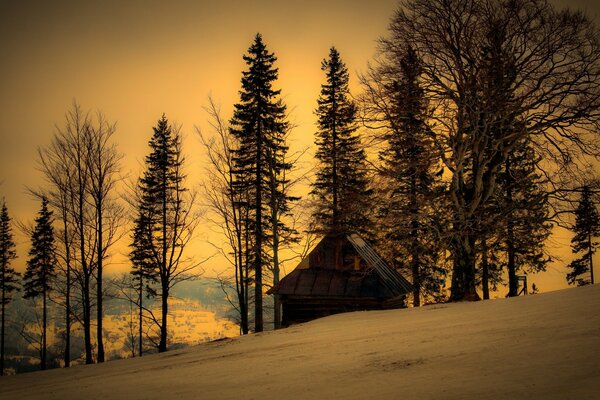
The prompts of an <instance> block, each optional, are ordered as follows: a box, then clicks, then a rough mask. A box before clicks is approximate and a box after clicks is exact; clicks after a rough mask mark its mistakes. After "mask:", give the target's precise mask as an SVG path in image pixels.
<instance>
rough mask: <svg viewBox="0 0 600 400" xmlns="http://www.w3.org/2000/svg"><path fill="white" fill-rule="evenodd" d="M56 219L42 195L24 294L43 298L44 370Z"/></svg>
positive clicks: (42, 337) (42, 356) (53, 266)
mask: <svg viewBox="0 0 600 400" xmlns="http://www.w3.org/2000/svg"><path fill="white" fill-rule="evenodd" d="M52 222H53V219H52V211H50V210H49V209H48V200H46V198H45V197H44V198H42V208H41V209H40V211H39V213H38V217H37V218H36V219H35V227H34V229H33V232H32V234H31V249H30V250H29V259H28V260H27V269H26V270H25V274H24V275H23V281H24V282H23V289H24V293H23V297H25V298H34V299H35V298H37V297H41V298H42V332H41V352H40V353H41V360H40V368H41V369H46V362H47V360H46V350H47V334H46V333H47V332H46V331H47V327H48V311H47V302H48V296H49V294H50V291H51V290H52V289H53V283H54V282H53V280H54V279H55V277H56V254H55V252H56V248H55V243H54V228H53V227H52Z"/></svg>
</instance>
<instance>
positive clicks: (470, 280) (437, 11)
mask: <svg viewBox="0 0 600 400" xmlns="http://www.w3.org/2000/svg"><path fill="white" fill-rule="evenodd" d="M495 29H500V33H502V34H501V35H498V36H499V37H500V38H501V39H502V40H501V41H500V42H501V43H502V46H501V48H500V49H497V50H498V52H497V53H498V56H499V57H498V59H497V60H496V61H497V62H495V63H494V64H493V65H494V66H495V68H494V69H490V72H491V73H490V74H489V75H488V78H489V79H485V75H483V76H482V74H481V72H482V70H483V69H485V66H486V63H487V64H488V65H489V62H487V59H486V57H484V56H483V55H484V54H485V52H484V51H483V50H484V48H485V47H486V46H489V40H488V37H489V34H490V31H492V30H495ZM502 31H503V32H502ZM565 38H568V40H565ZM402 43H411V45H412V46H413V47H414V48H415V51H416V52H417V54H418V55H419V57H420V58H421V60H422V65H423V75H422V77H423V86H424V88H426V95H427V97H428V99H429V100H430V103H429V104H430V106H431V107H432V109H433V110H434V112H433V113H432V119H433V120H434V121H432V122H434V123H433V124H432V126H433V130H434V133H435V134H436V138H437V139H438V141H439V144H440V146H441V148H442V150H443V151H442V152H441V154H442V155H443V158H442V159H443V161H444V164H445V166H446V167H447V169H448V171H449V174H450V177H449V180H450V184H449V190H448V195H449V196H448V198H449V199H450V207H451V210H452V224H451V238H450V239H451V240H450V242H451V246H450V250H451V252H452V256H453V262H454V266H453V274H452V287H451V299H452V300H455V301H458V300H463V299H478V298H479V296H478V294H477V291H476V268H475V260H476V253H475V248H476V246H475V245H476V241H477V235H478V231H479V230H480V229H482V227H481V226H479V222H478V221H479V217H480V212H481V210H482V208H484V207H485V206H486V204H487V203H489V202H490V201H491V199H492V197H493V195H494V193H496V187H497V179H498V175H499V173H500V171H501V169H502V166H504V164H505V162H506V159H507V156H508V154H509V153H510V151H511V150H512V149H513V148H515V147H516V146H518V144H519V143H520V140H521V139H524V138H531V140H532V142H535V143H536V145H537V146H538V148H539V149H540V151H541V152H542V154H543V155H544V157H545V161H548V163H554V162H555V160H557V161H558V162H559V165H558V166H557V167H563V166H565V165H567V164H568V162H569V160H573V159H574V158H576V157H577V155H578V154H587V155H594V156H600V151H599V149H598V147H597V146H596V142H597V140H596V138H595V136H594V135H596V134H597V126H598V125H597V124H598V122H599V121H600V112H599V111H598V110H599V109H600V85H599V83H598V82H600V46H599V45H598V34H597V30H596V28H595V27H594V25H593V23H592V22H591V21H590V20H588V19H587V18H586V17H585V16H584V15H582V14H581V13H573V12H570V11H557V10H555V9H554V8H553V7H552V6H551V5H550V4H549V3H548V2H546V1H543V0H542V1H539V0H516V1H509V2H496V1H493V0H467V1H464V0H407V1H405V2H404V3H403V4H402V5H401V7H400V8H399V9H398V11H397V12H396V15H395V16H394V18H393V20H392V23H391V25H390V35H389V36H388V37H387V38H385V39H383V40H382V49H383V51H384V52H386V53H387V54H389V55H390V57H394V56H397V55H398V52H399V50H400V49H401V46H400V44H402ZM498 61H500V62H498ZM482 77H483V78H482ZM490 83H493V84H490ZM515 122H519V128H518V129H515ZM554 165H556V164H554ZM567 169H568V167H567ZM558 170H559V171H560V170H561V169H560V168H558ZM562 170H565V169H564V168H563V169H562ZM557 183H558V182H557Z"/></svg>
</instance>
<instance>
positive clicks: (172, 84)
mask: <svg viewBox="0 0 600 400" xmlns="http://www.w3.org/2000/svg"><path fill="white" fill-rule="evenodd" d="M554 2H555V4H558V5H559V6H561V5H562V4H565V3H564V2H561V1H560V0H555V1H554ZM568 4H569V6H571V7H574V8H580V9H584V10H586V12H587V13H588V14H589V15H590V16H592V17H593V18H594V19H595V20H596V21H598V20H599V18H598V17H599V16H600V2H597V1H591V0H572V1H570V2H569V3H568ZM396 6H397V2H396V1H395V0H353V1H343V0H327V1H324V0H321V1H316V0H305V1H281V0H280V1H272V0H256V1H233V0H223V1H203V0H196V1H191V0H189V1H187V0H177V1H170V2H166V1H156V0H147V1H141V0H129V1H114V0H108V1H95V0H94V1H64V0H57V1H51V2H50V1H29V0H23V1H6V0H0V54H1V57H2V61H0V110H1V112H2V117H1V118H0V197H4V198H5V199H6V202H7V206H8V208H9V212H10V215H11V216H12V218H14V219H15V220H18V221H22V222H27V221H32V220H33V219H34V217H35V213H36V212H37V210H38V208H39V205H38V204H37V202H36V201H35V200H34V199H33V198H31V196H30V195H28V194H27V190H26V187H34V188H35V187H39V185H41V184H42V175H41V173H40V172H39V171H38V170H37V167H36V158H37V149H38V147H40V146H46V145H47V144H48V143H49V142H50V140H51V137H52V135H53V133H54V131H55V125H59V126H60V125H61V124H62V123H63V121H64V114H65V112H66V111H67V109H68V108H69V107H70V105H71V104H72V102H73V100H75V99H76V100H77V102H78V103H80V104H81V106H82V107H83V108H84V109H87V110H92V111H96V110H100V111H102V112H103V113H104V114H105V115H106V116H107V118H108V119H109V120H111V121H116V122H117V132H116V135H115V140H116V142H117V143H118V147H119V151H120V152H121V153H123V155H124V158H123V164H122V165H123V167H122V177H123V178H124V179H135V178H136V177H137V176H138V175H139V174H140V171H141V169H142V163H143V159H144V156H145V155H146V154H147V152H148V146H147V142H148V140H149V138H150V136H151V134H152V127H153V126H154V125H155V124H156V122H157V120H158V119H159V118H160V116H161V115H162V114H163V113H165V114H166V116H167V118H169V120H171V121H175V122H177V123H178V124H181V125H182V132H183V134H184V137H185V139H184V153H185V154H186V156H187V169H188V171H189V172H188V174H189V180H188V182H189V184H190V186H194V185H197V184H198V182H199V181H200V180H201V179H202V168H203V165H204V164H203V160H202V156H201V152H202V150H201V146H200V143H199V141H198V139H197V137H196V134H195V130H194V127H195V126H198V127H200V128H202V129H204V130H206V129H208V126H207V122H206V121H207V114H206V112H205V111H204V110H203V107H205V106H206V105H207V103H208V101H207V99H208V96H209V95H210V96H212V97H213V98H214V100H215V101H216V102H217V103H218V104H220V105H221V106H222V110H223V114H224V115H225V117H227V118H229V116H230V114H231V110H232V108H233V104H234V103H235V102H236V101H237V100H238V91H239V88H240V78H241V71H242V70H244V68H245V64H244V62H243V60H242V55H243V54H244V53H245V52H246V50H247V49H248V47H249V46H250V44H251V42H252V40H253V37H254V35H255V34H256V33H257V32H260V33H261V34H262V35H263V38H264V41H265V43H266V44H267V47H268V49H269V50H270V51H272V52H274V53H275V55H276V56H277V57H278V61H277V64H276V66H277V67H278V68H279V72H280V74H279V80H278V82H277V87H279V88H280V89H282V96H283V99H284V101H285V103H286V104H287V106H288V108H289V109H290V110H291V118H292V122H293V123H294V124H295V125H296V128H295V130H294V133H293V136H292V138H293V140H294V143H293V146H297V148H302V147H304V146H310V145H311V144H312V143H313V142H314V136H313V133H314V131H315V125H314V123H315V116H314V113H313V111H314V109H315V107H316V99H317V97H318V94H319V91H320V85H321V83H322V82H323V75H322V71H321V69H320V63H321V60H322V59H323V58H325V57H326V56H327V55H328V52H329V48H330V47H331V46H332V45H334V46H336V48H337V49H338V50H339V51H340V53H341V56H342V59H343V60H344V61H345V62H346V64H347V66H348V69H349V71H350V74H351V77H350V79H351V89H352V90H353V91H354V92H355V93H356V92H358V90H359V86H358V85H357V83H356V82H357V72H359V71H364V70H365V69H366V64H367V62H368V61H369V59H370V58H371V57H372V56H373V55H374V53H375V48H376V40H377V38H378V37H380V36H382V35H384V34H385V32H386V29H387V25H388V22H389V19H390V18H391V16H392V15H393V12H394V10H395V9H396ZM309 155H310V153H309ZM308 161H309V162H310V160H308ZM209 235H210V232H209V231H208V230H206V229H204V230H203V231H202V232H200V233H199V237H198V239H197V240H196V243H195V244H194V246H195V248H194V249H191V250H192V251H193V252H196V253H198V254H199V256H205V255H206V253H207V252H210V251H212V250H211V249H210V247H209V246H208V245H207V244H206V243H205V241H206V238H207V237H208V236H209ZM16 239H17V241H18V253H19V258H18V260H16V261H15V263H14V265H15V267H16V268H17V269H18V270H23V269H24V265H25V260H26V254H27V253H26V252H27V246H28V239H27V238H26V237H25V236H23V235H22V234H20V233H19V232H17V238H16ZM568 240H569V235H568V233H566V232H562V231H561V232H558V234H557V235H556V236H555V238H554V239H553V242H552V243H550V246H551V247H556V248H559V249H562V250H564V248H565V243H567V244H568ZM562 250H561V251H562ZM116 252H117V253H119V252H121V253H122V252H124V250H123V249H121V250H116ZM120 259H124V258H123V257H122V256H121V257H120ZM115 260H117V261H115V264H114V265H113V267H112V269H113V271H114V272H118V271H124V270H125V269H126V263H125V262H124V261H119V257H118V254H117V257H116V258H115ZM563 264H564V263H562V264H561V263H555V264H554V265H552V266H551V267H550V269H549V271H548V272H547V273H546V274H544V276H540V277H536V278H535V279H534V281H535V282H536V284H537V285H538V286H540V288H541V289H542V290H550V289H556V288H561V287H566V282H565V278H564V273H565V272H564V265H563ZM291 267H292V268H293V266H291ZM219 268H221V267H220V266H218V265H214V266H209V268H208V269H209V271H210V270H212V269H217V270H218V269H219ZM290 269H291V268H290ZM290 269H288V271H289V270H290ZM109 271H110V270H109Z"/></svg>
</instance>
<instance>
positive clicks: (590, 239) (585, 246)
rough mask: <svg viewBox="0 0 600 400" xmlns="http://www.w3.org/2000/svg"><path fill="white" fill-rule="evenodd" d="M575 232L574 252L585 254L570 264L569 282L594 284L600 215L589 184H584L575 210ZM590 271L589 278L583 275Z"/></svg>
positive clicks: (573, 240)
mask: <svg viewBox="0 0 600 400" xmlns="http://www.w3.org/2000/svg"><path fill="white" fill-rule="evenodd" d="M573 232H574V233H575V236H574V237H573V239H571V248H572V249H573V254H578V253H583V254H581V257H579V258H577V259H575V260H573V261H572V262H571V263H570V264H569V268H570V269H571V272H569V273H568V274H567V282H569V284H570V285H572V284H574V283H577V286H583V285H587V284H592V285H593V284H594V264H593V260H592V258H593V256H594V253H595V252H596V247H597V246H598V242H595V241H594V238H595V237H598V236H600V215H599V214H598V209H597V208H596V205H595V204H594V201H593V199H592V191H591V190H590V187H589V186H588V185H584V186H583V188H582V190H581V199H580V200H579V204H578V206H577V209H576V210H575V225H574V226H573ZM588 273H589V274H590V275H589V279H588V278H584V277H582V275H586V274H588Z"/></svg>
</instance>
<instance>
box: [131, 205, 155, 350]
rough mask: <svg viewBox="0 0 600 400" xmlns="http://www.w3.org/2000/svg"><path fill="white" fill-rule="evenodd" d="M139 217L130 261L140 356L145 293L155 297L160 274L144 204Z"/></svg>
mask: <svg viewBox="0 0 600 400" xmlns="http://www.w3.org/2000/svg"><path fill="white" fill-rule="evenodd" d="M138 207H140V208H141V209H140V210H138V216H137V218H136V219H135V221H134V227H133V233H132V243H131V251H130V253H129V259H130V261H131V263H132V270H131V272H130V273H131V275H132V278H133V282H134V284H135V291H136V293H137V304H136V305H137V307H138V354H139V356H140V357H141V356H142V354H143V349H144V347H143V326H144V293H145V292H147V294H148V296H155V295H156V292H155V290H154V289H153V288H152V285H153V284H155V283H157V282H158V280H159V279H158V274H157V271H156V269H155V268H153V266H152V260H153V257H152V243H151V240H150V238H151V231H150V229H151V226H150V224H149V221H148V219H147V217H146V215H145V213H144V211H143V204H139V205H138Z"/></svg>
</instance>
